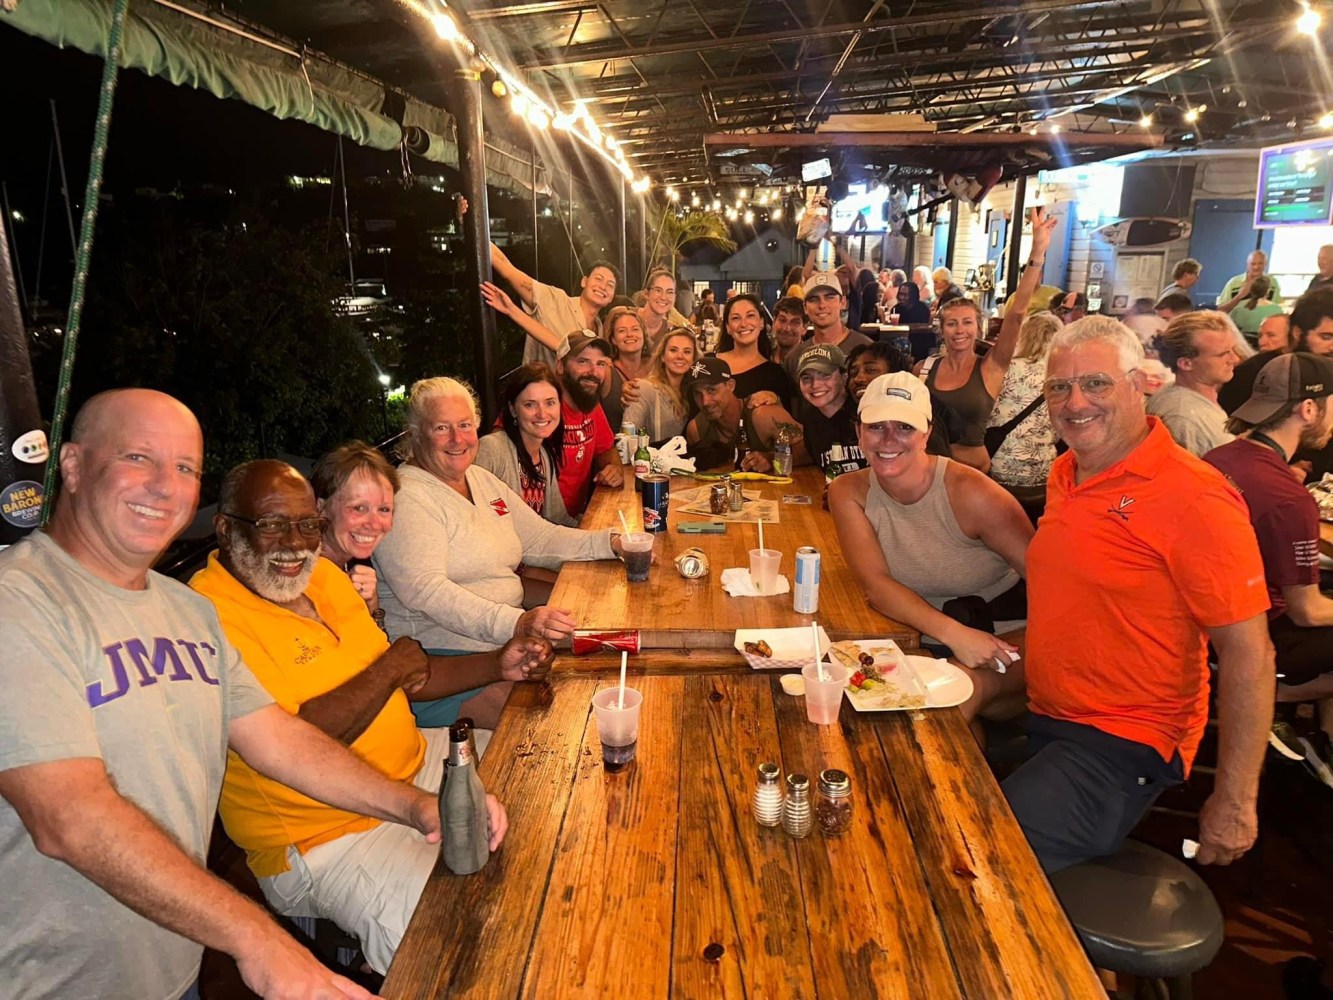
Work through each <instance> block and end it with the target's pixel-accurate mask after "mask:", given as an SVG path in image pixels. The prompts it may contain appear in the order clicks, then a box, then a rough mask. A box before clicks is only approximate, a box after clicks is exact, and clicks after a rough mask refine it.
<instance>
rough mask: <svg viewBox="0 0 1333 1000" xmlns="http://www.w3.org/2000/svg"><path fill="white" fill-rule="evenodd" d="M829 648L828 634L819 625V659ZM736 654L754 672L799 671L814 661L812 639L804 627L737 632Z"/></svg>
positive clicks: (752, 629)
mask: <svg viewBox="0 0 1333 1000" xmlns="http://www.w3.org/2000/svg"><path fill="white" fill-rule="evenodd" d="M829 646H830V642H829V637H828V633H827V632H825V631H824V628H823V626H820V628H819V654H818V658H819V659H823V658H824V656H825V654H827V653H828V650H829ZM736 651H737V652H739V653H740V654H741V655H742V656H744V657H745V662H746V663H748V664H750V666H752V667H754V669H756V670H800V669H801V668H802V667H807V666H809V665H810V664H811V663H813V662H814V661H815V649H814V640H813V638H812V637H811V634H810V629H809V628H806V627H805V626H798V627H796V628H740V629H737V630H736Z"/></svg>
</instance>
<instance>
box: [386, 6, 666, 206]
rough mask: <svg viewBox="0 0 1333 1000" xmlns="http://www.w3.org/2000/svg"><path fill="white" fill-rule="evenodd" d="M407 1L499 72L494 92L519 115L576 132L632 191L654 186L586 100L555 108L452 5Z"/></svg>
mask: <svg viewBox="0 0 1333 1000" xmlns="http://www.w3.org/2000/svg"><path fill="white" fill-rule="evenodd" d="M403 3H404V6H406V7H407V8H408V9H410V10H412V12H413V13H415V14H417V15H418V16H420V17H422V18H423V19H424V20H426V21H427V22H428V23H429V24H430V25H431V27H432V28H434V30H435V33H436V34H437V35H439V37H440V38H441V39H442V40H444V41H446V42H449V43H451V44H453V45H457V46H458V47H459V48H461V49H463V51H465V52H466V53H467V54H468V55H469V56H470V57H472V58H473V59H475V60H477V61H479V62H480V63H481V64H482V65H483V66H485V68H486V69H489V70H490V71H491V72H492V73H494V74H495V81H494V83H492V84H491V93H493V94H494V95H495V96H496V97H506V96H507V97H508V98H509V107H510V110H511V111H512V112H513V113H514V115H515V116H517V117H519V118H522V119H523V120H524V121H526V122H527V123H528V124H529V125H531V126H532V127H533V128H535V129H540V130H542V131H545V130H546V129H549V128H554V129H556V130H558V131H561V132H567V133H568V134H570V135H572V136H573V137H574V138H575V139H577V140H579V141H580V142H582V143H583V144H584V145H585V146H587V147H588V148H589V149H591V150H593V151H594V152H595V153H597V155H598V156H600V157H601V158H602V159H604V160H605V161H606V162H607V163H609V164H610V165H611V166H612V167H613V168H614V169H615V170H616V172H617V173H619V174H620V176H621V177H623V178H625V180H627V181H628V182H629V185H630V190H632V191H633V192H634V193H635V194H643V193H644V192H645V191H647V190H648V189H649V188H650V187H651V186H652V181H651V180H650V179H649V178H648V177H647V175H641V176H637V177H636V176H635V174H634V169H633V168H632V167H631V166H630V164H629V161H628V160H627V159H626V157H625V152H624V150H622V149H621V148H620V143H619V142H617V141H616V139H615V138H614V137H613V136H610V135H608V134H607V133H606V131H605V130H604V129H602V127H601V126H600V125H598V124H597V122H596V120H594V119H593V117H592V115H591V114H589V113H588V107H587V102H586V101H584V100H581V99H580V100H575V101H574V108H573V110H572V111H568V112H564V111H557V110H555V109H554V108H552V107H551V106H550V105H549V104H547V103H546V101H545V100H543V99H542V98H541V97H540V96H538V95H537V94H536V93H535V92H533V90H532V89H531V88H530V87H527V86H526V85H524V84H523V83H522V82H521V81H520V80H519V78H518V75H517V74H515V73H513V72H511V71H510V70H509V69H507V68H506V67H505V66H504V65H502V64H501V62H500V61H499V60H498V59H496V58H494V57H493V56H491V55H489V54H488V53H486V52H483V51H482V50H481V49H480V48H479V47H478V46H477V44H476V42H474V41H473V40H472V39H471V38H469V37H467V35H466V34H465V33H464V32H463V31H462V29H460V28H459V26H458V21H457V20H456V19H455V18H454V16H453V14H452V13H450V11H449V5H448V4H447V3H445V2H444V0H435V3H434V4H433V6H435V7H436V8H438V9H434V10H432V9H430V8H429V7H427V6H425V5H423V4H421V3H418V2H416V0H403Z"/></svg>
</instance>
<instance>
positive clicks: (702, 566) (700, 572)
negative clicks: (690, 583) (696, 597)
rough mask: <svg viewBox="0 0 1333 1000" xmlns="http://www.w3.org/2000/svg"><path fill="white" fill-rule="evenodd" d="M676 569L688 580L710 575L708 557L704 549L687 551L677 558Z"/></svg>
mask: <svg viewBox="0 0 1333 1000" xmlns="http://www.w3.org/2000/svg"><path fill="white" fill-rule="evenodd" d="M676 569H677V570H679V571H680V575H681V576H683V577H685V579H687V580H697V579H699V578H700V577H703V576H707V575H708V556H707V554H706V553H705V552H704V550H703V549H686V550H685V551H684V552H682V553H681V554H680V555H678V556H676Z"/></svg>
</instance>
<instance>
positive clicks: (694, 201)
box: [690, 194, 699, 208]
mask: <svg viewBox="0 0 1333 1000" xmlns="http://www.w3.org/2000/svg"><path fill="white" fill-rule="evenodd" d="M690 206H691V207H693V208H698V207H699V196H698V195H697V194H694V195H691V196H690Z"/></svg>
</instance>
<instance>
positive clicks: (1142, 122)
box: [1139, 114, 1152, 128]
mask: <svg viewBox="0 0 1333 1000" xmlns="http://www.w3.org/2000/svg"><path fill="white" fill-rule="evenodd" d="M1139 126H1140V127H1141V128H1150V127H1151V126H1152V115H1147V114H1145V115H1144V116H1143V117H1142V118H1140V119H1139Z"/></svg>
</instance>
